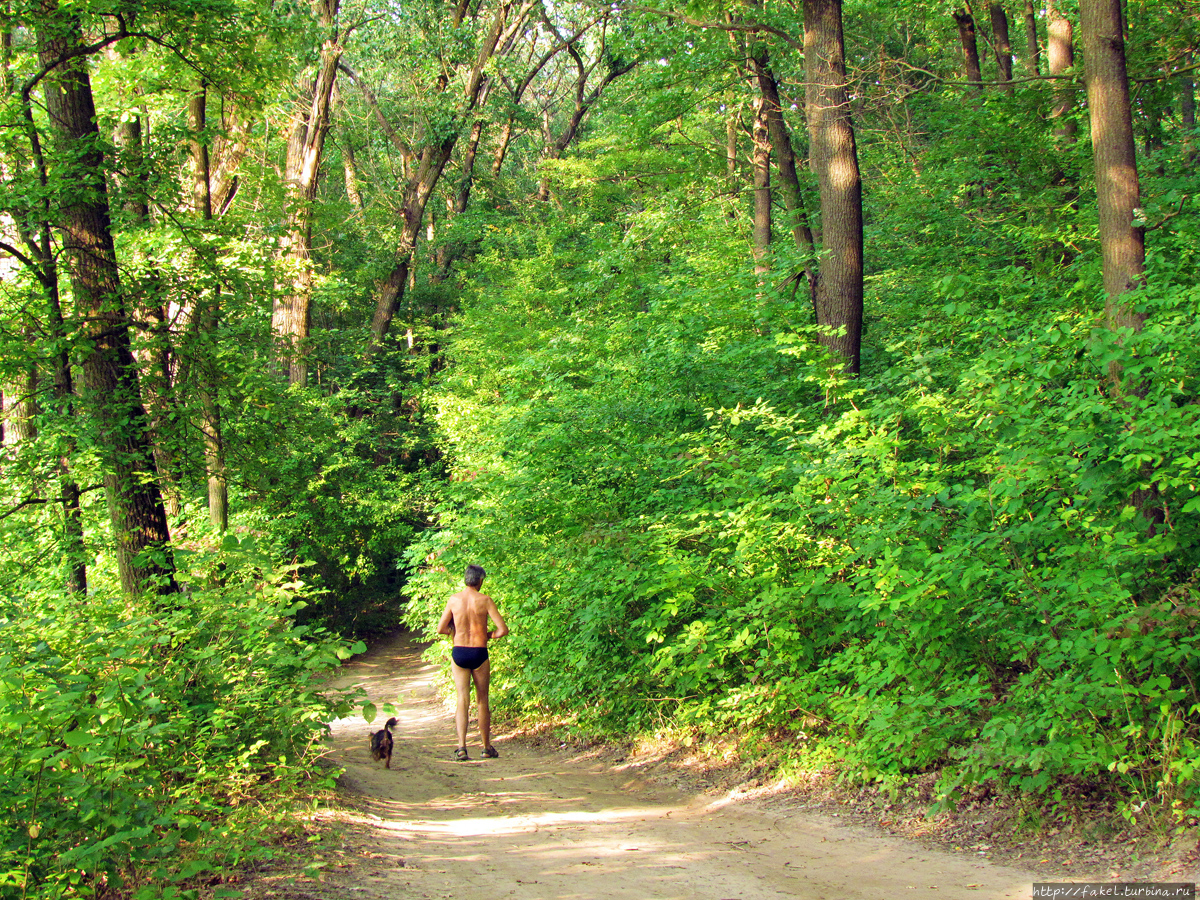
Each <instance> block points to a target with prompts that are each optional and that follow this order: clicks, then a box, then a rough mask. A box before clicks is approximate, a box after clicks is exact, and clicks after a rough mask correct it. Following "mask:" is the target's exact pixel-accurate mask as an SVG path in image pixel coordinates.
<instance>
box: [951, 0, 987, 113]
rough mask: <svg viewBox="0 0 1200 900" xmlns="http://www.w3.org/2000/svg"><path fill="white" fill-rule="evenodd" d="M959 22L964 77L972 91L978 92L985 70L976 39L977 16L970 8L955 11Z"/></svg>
mask: <svg viewBox="0 0 1200 900" xmlns="http://www.w3.org/2000/svg"><path fill="white" fill-rule="evenodd" d="M954 21H955V22H956V23H957V24H958V41H959V43H960V44H961V45H962V55H963V78H964V79H966V82H967V84H969V85H970V86H971V93H972V94H978V93H979V91H980V89H981V88H982V86H983V71H982V69H981V68H980V66H979V44H978V43H977V42H976V40H975V18H974V17H973V16H972V15H971V13H970V12H969V11H968V10H965V9H960V10H958V11H956V12H955V13H954Z"/></svg>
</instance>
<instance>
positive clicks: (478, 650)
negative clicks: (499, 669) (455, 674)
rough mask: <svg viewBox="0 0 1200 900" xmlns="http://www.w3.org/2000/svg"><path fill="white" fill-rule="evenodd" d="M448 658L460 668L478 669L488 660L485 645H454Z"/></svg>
mask: <svg viewBox="0 0 1200 900" xmlns="http://www.w3.org/2000/svg"><path fill="white" fill-rule="evenodd" d="M450 658H451V659H453V660H454V664H455V665H456V666H458V667H459V668H460V669H472V670H474V669H478V668H479V667H480V666H482V665H483V664H484V663H485V662H487V660H488V652H487V647H455V648H454V649H453V650H451V651H450Z"/></svg>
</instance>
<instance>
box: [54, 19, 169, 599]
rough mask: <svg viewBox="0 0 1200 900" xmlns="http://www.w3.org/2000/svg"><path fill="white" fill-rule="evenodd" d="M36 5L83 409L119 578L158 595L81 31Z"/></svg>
mask: <svg viewBox="0 0 1200 900" xmlns="http://www.w3.org/2000/svg"><path fill="white" fill-rule="evenodd" d="M41 12H42V14H43V16H44V17H45V24H44V26H43V28H44V30H40V31H39V35H38V37H39V56H40V60H41V63H42V65H43V66H44V67H46V68H53V69H54V72H53V73H52V74H51V75H50V76H49V77H48V78H47V80H46V110H47V112H48V113H49V119H50V121H51V122H52V123H53V126H54V127H55V128H56V130H57V131H58V134H59V136H60V139H61V142H62V144H63V146H64V149H65V150H66V151H67V155H68V158H70V159H71V160H73V162H74V165H73V166H72V171H71V173H70V176H71V179H70V182H68V183H72V184H73V186H74V188H75V192H74V193H73V194H72V195H70V196H68V197H67V198H66V199H65V200H64V202H63V204H62V206H61V208H60V215H61V220H60V230H61V234H62V256H63V258H64V260H65V261H66V263H67V266H68V267H69V272H70V276H71V283H72V290H73V293H74V296H75V304H76V306H77V307H78V310H79V315H80V318H81V320H82V321H83V322H84V323H86V324H85V328H86V331H87V337H88V339H89V345H90V347H89V350H88V352H87V354H86V355H85V356H84V359H83V365H82V369H83V376H84V386H85V389H86V391H87V394H86V398H85V399H86V408H87V409H88V411H89V412H91V413H92V415H93V416H94V417H95V420H96V425H97V428H98V431H99V437H100V448H101V451H102V453H103V461H104V470H105V471H104V486H105V493H106V495H107V498H108V507H109V516H110V519H111V522H112V531H113V538H114V541H115V544H116V558H117V568H118V571H119V574H120V578H121V586H122V588H123V589H124V590H125V591H126V593H128V594H130V595H134V594H138V593H140V592H142V591H143V590H144V589H145V586H146V583H147V582H148V581H151V580H153V581H154V582H155V583H156V589H157V590H158V591H159V592H160V593H167V592H173V591H174V590H175V582H174V564H173V562H172V559H171V555H170V551H169V549H168V547H167V546H166V545H167V542H168V541H169V538H170V535H169V534H168V531H167V516H166V511H165V509H164V508H163V502H162V495H161V493H160V492H159V489H158V481H157V473H156V472H155V468H154V457H153V451H152V449H151V446H150V441H149V439H148V436H147V427H146V412H145V410H144V409H143V407H142V401H141V395H140V393H139V390H138V379H137V366H136V363H135V361H134V358H133V353H132V351H131V350H130V340H129V317H128V315H127V314H126V311H125V306H124V302H123V300H122V297H121V282H120V277H119V274H118V269H117V260H116V252H115V249H114V247H113V236H112V227H111V222H110V218H109V208H108V194H107V191H106V188H105V182H104V170H103V157H102V156H101V154H100V151H99V149H98V148H99V147H100V135H99V131H98V129H97V127H96V109H95V104H94V102H93V99H92V87H91V81H90V80H89V78H88V74H87V66H86V62H85V59H84V57H82V56H79V55H75V56H74V57H73V56H72V54H78V50H79V47H80V45H81V43H82V36H81V31H80V27H79V23H78V22H77V21H76V20H75V19H74V18H72V17H71V16H70V15H68V14H65V13H63V12H62V11H61V10H59V8H58V4H57V2H56V0H42V3H41ZM147 551H149V552H147Z"/></svg>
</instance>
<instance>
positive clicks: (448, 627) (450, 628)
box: [437, 603, 454, 636]
mask: <svg viewBox="0 0 1200 900" xmlns="http://www.w3.org/2000/svg"><path fill="white" fill-rule="evenodd" d="M437 633H438V634H448V635H451V636H453V634H454V612H453V611H452V610H451V609H450V604H449V603H447V604H446V608H445V610H443V611H442V618H441V619H440V620H439V621H438V627H437Z"/></svg>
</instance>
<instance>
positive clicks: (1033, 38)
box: [1025, 0, 1042, 78]
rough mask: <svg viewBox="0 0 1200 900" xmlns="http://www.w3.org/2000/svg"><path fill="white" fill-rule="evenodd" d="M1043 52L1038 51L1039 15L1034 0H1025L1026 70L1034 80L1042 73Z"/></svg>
mask: <svg viewBox="0 0 1200 900" xmlns="http://www.w3.org/2000/svg"><path fill="white" fill-rule="evenodd" d="M1041 61H1042V52H1041V50H1039V49H1038V30H1037V13H1036V12H1035V11H1034V8H1033V0H1025V68H1026V70H1027V71H1028V72H1029V74H1030V75H1032V76H1033V77H1034V78H1036V77H1037V76H1038V74H1039V73H1040V71H1041Z"/></svg>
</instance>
